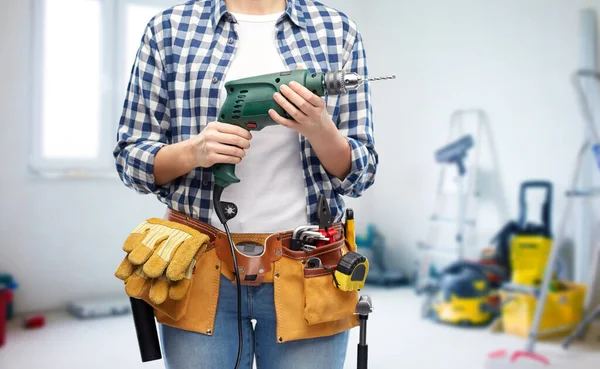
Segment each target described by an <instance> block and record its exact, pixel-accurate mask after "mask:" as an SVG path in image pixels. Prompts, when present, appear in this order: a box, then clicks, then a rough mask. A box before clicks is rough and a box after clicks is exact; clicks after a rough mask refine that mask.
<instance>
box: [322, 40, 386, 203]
mask: <svg viewBox="0 0 600 369" xmlns="http://www.w3.org/2000/svg"><path fill="white" fill-rule="evenodd" d="M350 47H351V48H350V49H349V57H348V58H347V60H346V61H345V62H344V67H343V69H344V70H345V71H346V72H355V73H358V74H359V75H360V76H365V77H366V76H368V70H367V58H366V53H365V49H364V46H363V41H362V37H361V35H360V33H359V32H358V31H356V33H355V35H354V42H352V43H351V44H350ZM339 112H340V114H339V120H338V122H337V126H338V130H339V131H340V132H341V133H342V134H343V135H344V136H345V137H346V139H347V140H348V143H349V145H350V149H351V152H352V166H351V169H350V173H349V174H348V175H347V176H346V177H345V178H344V179H343V180H340V179H338V178H337V177H335V176H330V179H331V183H332V185H333V189H334V191H336V192H337V193H339V194H341V195H345V196H349V197H359V196H361V195H362V194H363V193H364V191H365V190H366V189H367V188H369V187H370V186H371V185H372V184H373V183H374V181H375V173H376V171H377V165H378V163H379V158H378V154H377V151H376V150H375V140H374V134H373V119H372V116H373V109H372V106H371V92H370V86H369V84H368V83H363V84H362V85H361V86H360V87H359V88H358V89H356V90H353V91H350V92H348V93H347V94H343V95H341V96H340V104H339Z"/></svg>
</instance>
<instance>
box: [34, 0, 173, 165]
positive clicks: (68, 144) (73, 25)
mask: <svg viewBox="0 0 600 369" xmlns="http://www.w3.org/2000/svg"><path fill="white" fill-rule="evenodd" d="M176 3H177V0H36V2H35V4H34V20H33V21H34V53H33V60H34V63H33V65H34V71H33V78H34V81H33V86H34V88H33V105H32V106H33V122H32V147H31V149H32V150H31V151H32V153H31V166H32V168H33V169H34V171H35V172H36V173H41V174H49V175H59V176H64V175H71V176H73V175H82V174H83V175H90V174H101V175H111V176H112V175H116V171H115V170H114V164H113V156H112V150H113V148H114V145H115V139H116V130H117V127H118V122H119V118H120V114H121V110H122V105H123V99H124V97H125V92H126V89H127V84H128V82H129V77H130V73H131V67H132V65H133V62H134V59H135V55H136V53H137V50H138V48H139V45H140V40H141V38H142V35H143V32H144V28H145V26H146V24H147V23H148V21H149V20H150V19H151V18H152V17H153V16H154V15H156V14H157V13H159V12H160V11H162V10H164V9H166V8H168V7H169V6H172V5H173V4H176Z"/></svg>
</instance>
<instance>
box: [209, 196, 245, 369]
mask: <svg viewBox="0 0 600 369" xmlns="http://www.w3.org/2000/svg"><path fill="white" fill-rule="evenodd" d="M223 190H224V187H221V186H218V185H215V188H214V190H213V205H214V208H215V211H216V212H217V216H218V217H219V220H220V221H221V224H223V228H225V233H226V234H227V240H228V241H229V248H230V250H231V258H232V259H233V269H234V274H235V283H236V287H237V319H238V339H239V342H238V354H237V360H236V362H235V369H238V368H239V366H240V361H241V359H242V346H243V341H244V338H243V334H242V286H241V283H240V273H238V264H237V257H236V256H235V244H234V243H233V238H232V237H231V232H230V231H229V227H228V226H227V220H229V219H231V218H228V217H227V215H226V214H225V212H224V211H223V206H222V204H221V194H222V193H223ZM232 205H233V204H232ZM232 215H235V214H232Z"/></svg>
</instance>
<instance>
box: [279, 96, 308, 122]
mask: <svg viewBox="0 0 600 369" xmlns="http://www.w3.org/2000/svg"><path fill="white" fill-rule="evenodd" d="M294 93H295V92H294ZM296 95H297V94H296ZM273 98H274V99H275V102H276V103H277V104H278V105H279V106H281V107H282V108H283V110H285V111H286V112H287V113H288V114H289V115H290V116H291V117H292V118H294V120H295V121H296V122H302V121H303V120H305V118H306V114H304V113H303V112H302V111H300V109H298V108H296V107H295V106H294V105H292V104H291V103H290V102H289V101H288V99H286V98H285V97H284V96H283V95H282V94H280V93H279V92H276V93H275V94H274V95H273Z"/></svg>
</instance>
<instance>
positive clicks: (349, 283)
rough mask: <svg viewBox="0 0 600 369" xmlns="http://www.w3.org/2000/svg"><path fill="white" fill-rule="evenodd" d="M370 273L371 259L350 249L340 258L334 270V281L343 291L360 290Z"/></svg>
mask: <svg viewBox="0 0 600 369" xmlns="http://www.w3.org/2000/svg"><path fill="white" fill-rule="evenodd" d="M367 274H369V260H367V258H366V257H364V256H363V255H362V254H359V253H358V252H355V251H350V252H348V253H347V254H345V255H344V256H342V258H341V259H340V262H339V263H338V265H337V266H336V268H335V271H334V272H333V283H334V284H335V286H336V287H337V288H338V289H340V290H342V291H360V290H361V289H362V288H363V287H364V286H365V281H366V280H367Z"/></svg>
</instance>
